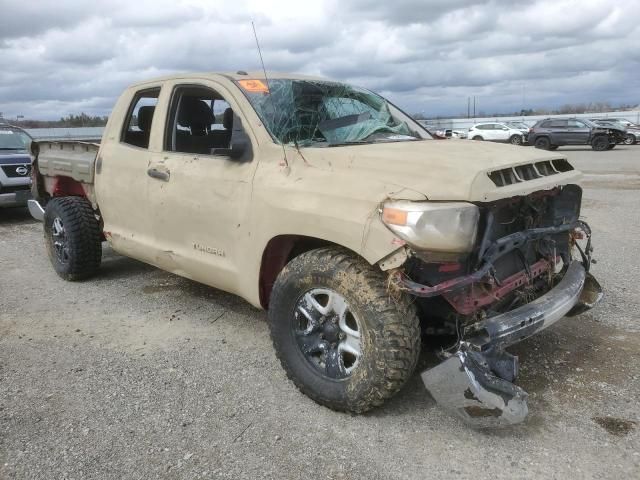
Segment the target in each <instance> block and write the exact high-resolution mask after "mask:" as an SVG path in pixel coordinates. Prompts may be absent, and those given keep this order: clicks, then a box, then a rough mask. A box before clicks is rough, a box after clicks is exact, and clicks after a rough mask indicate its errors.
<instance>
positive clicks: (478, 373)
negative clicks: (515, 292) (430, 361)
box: [422, 261, 602, 427]
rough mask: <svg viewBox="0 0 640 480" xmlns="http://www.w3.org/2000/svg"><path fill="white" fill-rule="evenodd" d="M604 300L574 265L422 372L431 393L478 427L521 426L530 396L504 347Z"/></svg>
mask: <svg viewBox="0 0 640 480" xmlns="http://www.w3.org/2000/svg"><path fill="white" fill-rule="evenodd" d="M601 298H602V289H601V288H600V285H599V284H598V282H597V281H596V280H595V278H593V277H592V276H591V275H590V274H589V273H588V272H587V271H586V270H585V268H584V267H583V265H582V263H580V262H578V261H573V262H571V263H570V264H569V266H568V268H567V270H566V272H565V275H564V277H563V278H562V280H561V281H560V282H559V283H558V284H557V285H556V286H555V287H554V288H553V289H551V290H550V291H549V292H548V293H546V294H545V295H543V296H541V297H539V298H538V299H536V300H534V301H533V302H531V303H528V304H526V305H523V306H521V307H519V308H516V309H515V310H512V311H510V312H507V313H503V314H500V315H496V316H494V317H491V318H488V319H486V320H485V321H483V322H481V323H480V324H476V325H473V327H472V328H473V330H471V331H465V332H464V334H463V338H462V340H461V341H460V344H459V347H458V350H457V351H456V352H455V353H453V354H452V355H451V356H450V357H449V358H447V359H446V360H445V361H444V362H443V363H441V364H440V365H438V366H436V367H434V368H432V369H430V370H426V371H424V372H423V373H422V380H423V382H424V384H425V386H426V387H427V390H428V391H429V393H430V394H431V395H432V396H433V398H434V399H435V400H436V402H438V404H440V405H441V406H442V407H443V408H445V409H446V410H448V411H450V412H451V413H453V414H454V415H456V416H458V417H460V418H462V419H463V420H464V421H466V422H467V423H469V424H471V425H472V426H476V427H496V426H506V425H513V424H516V423H519V422H521V421H523V420H524V419H525V417H526V416H527V413H528V407H527V396H528V395H527V393H526V392H525V391H524V390H523V389H521V388H520V387H518V386H516V385H514V384H513V383H511V382H513V381H514V380H515V379H516V377H517V374H518V359H517V357H514V356H512V355H510V354H508V353H507V352H505V351H504V348H506V347H508V346H509V345H513V344H514V343H517V342H519V341H521V340H523V339H525V338H527V337H530V336H531V335H533V334H535V333H538V332H540V331H541V330H544V329H545V328H547V327H549V326H550V325H553V324H554V323H556V322H557V321H558V320H560V319H561V318H562V317H564V316H565V315H567V314H574V313H575V314H577V313H581V312H583V311H585V310H588V309H589V308H591V307H592V306H593V305H595V304H596V303H598V302H599V301H600V299H601Z"/></svg>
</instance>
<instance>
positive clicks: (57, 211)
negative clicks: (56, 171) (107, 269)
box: [44, 197, 102, 280]
mask: <svg viewBox="0 0 640 480" xmlns="http://www.w3.org/2000/svg"><path fill="white" fill-rule="evenodd" d="M44 238H45V243H46V246H47V253H48V254H49V260H50V261H51V264H52V265H53V268H54V269H55V271H56V273H57V274H58V275H59V276H60V277H62V278H64V279H65V280H82V279H84V278H87V277H90V276H92V275H93V274H95V272H96V271H97V270H98V267H99V266H100V261H101V258H102V236H101V232H100V223H99V222H98V220H97V219H96V216H95V213H94V211H93V208H92V207H91V204H90V203H89V202H88V201H87V200H86V199H84V198H82V197H57V198H53V199H52V200H50V201H49V203H47V207H46V209H45V212H44Z"/></svg>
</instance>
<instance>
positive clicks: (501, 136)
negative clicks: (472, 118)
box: [468, 123, 528, 145]
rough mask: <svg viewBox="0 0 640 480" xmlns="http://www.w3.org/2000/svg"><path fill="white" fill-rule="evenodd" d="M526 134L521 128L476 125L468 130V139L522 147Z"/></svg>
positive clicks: (504, 125) (500, 124)
mask: <svg viewBox="0 0 640 480" xmlns="http://www.w3.org/2000/svg"><path fill="white" fill-rule="evenodd" d="M527 133H528V132H526V131H524V130H523V129H521V128H515V127H513V126H509V125H507V124H506V123H478V124H476V125H474V126H473V127H471V128H470V129H469V135H468V138H470V139H471V140H490V141H492V142H509V143H511V144H512V145H522V144H523V143H525V142H526V141H527Z"/></svg>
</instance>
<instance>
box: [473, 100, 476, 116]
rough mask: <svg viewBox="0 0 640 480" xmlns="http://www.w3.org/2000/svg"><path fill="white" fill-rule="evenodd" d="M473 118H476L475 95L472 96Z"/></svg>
mask: <svg viewBox="0 0 640 480" xmlns="http://www.w3.org/2000/svg"><path fill="white" fill-rule="evenodd" d="M473 118H474V119H475V118H476V96H475V95H474V96H473Z"/></svg>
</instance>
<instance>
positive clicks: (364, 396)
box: [269, 248, 420, 413]
mask: <svg viewBox="0 0 640 480" xmlns="http://www.w3.org/2000/svg"><path fill="white" fill-rule="evenodd" d="M269 327H270V330H271V339H272V341H273V345H274V347H275V351H276V355H277V356H278V358H279V359H280V362H281V364H282V367H283V368H284V370H285V372H286V374H287V376H288V377H289V378H290V379H291V380H292V381H293V383H294V384H295V385H296V386H297V387H298V388H299V389H300V391H302V392H303V393H304V394H306V395H308V396H309V397H310V398H312V399H313V400H315V401H316V402H318V403H320V404H322V405H325V406H327V407H329V408H332V409H334V410H341V411H351V412H355V413H360V412H364V411H366V410H369V409H371V408H373V407H376V406H379V405H381V404H382V403H383V402H384V401H385V400H386V399H387V398H389V397H391V396H392V395H394V394H395V393H396V392H397V391H398V390H399V389H400V388H401V387H402V385H403V384H404V383H405V382H406V380H407V379H408V378H409V377H410V376H411V374H412V373H413V371H414V369H415V366H416V363H417V360H418V355H419V353H420V328H419V322H418V318H417V315H416V311H415V307H414V306H413V304H411V303H410V302H409V299H408V298H407V296H404V295H403V296H401V297H399V298H397V299H392V298H391V297H390V295H389V293H388V291H387V288H386V283H385V276H384V275H383V273H382V272H381V271H380V270H378V269H376V268H375V267H372V266H371V265H369V264H368V263H367V262H365V261H364V260H362V259H360V258H358V257H356V256H355V255H353V254H351V253H350V252H348V251H347V250H344V249H341V248H321V249H317V250H312V251H310V252H307V253H304V254H302V255H300V256H298V257H296V258H294V259H293V260H292V261H291V262H289V264H287V266H286V267H285V268H284V269H283V271H282V272H281V273H280V275H279V276H278V279H277V280H276V283H275V285H274V288H273V291H272V294H271V299H270V303H269Z"/></svg>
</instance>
